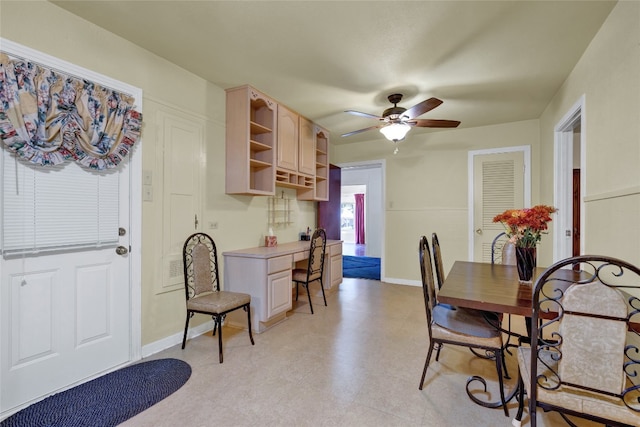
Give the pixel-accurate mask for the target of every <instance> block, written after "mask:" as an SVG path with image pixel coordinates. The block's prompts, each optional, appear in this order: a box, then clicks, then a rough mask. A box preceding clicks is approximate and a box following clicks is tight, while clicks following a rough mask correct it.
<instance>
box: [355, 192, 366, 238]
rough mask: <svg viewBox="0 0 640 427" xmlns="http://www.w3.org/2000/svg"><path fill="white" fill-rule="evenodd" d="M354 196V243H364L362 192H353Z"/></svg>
mask: <svg viewBox="0 0 640 427" xmlns="http://www.w3.org/2000/svg"><path fill="white" fill-rule="evenodd" d="M354 197H355V198H356V218H355V219H356V221H355V227H356V244H358V245H364V194H354Z"/></svg>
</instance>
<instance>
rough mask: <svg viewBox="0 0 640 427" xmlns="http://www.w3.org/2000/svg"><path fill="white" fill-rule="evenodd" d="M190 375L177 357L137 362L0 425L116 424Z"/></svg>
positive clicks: (160, 398)
mask: <svg viewBox="0 0 640 427" xmlns="http://www.w3.org/2000/svg"><path fill="white" fill-rule="evenodd" d="M190 376H191V366H189V364H188V363H186V362H183V361H182V360H178V359H159V360H151V361H148V362H142V363H137V364H134V365H131V366H127V367H126V368H122V369H119V370H117V371H114V372H111V373H109V374H107V375H103V376H101V377H99V378H96V379H94V380H91V381H89V382H86V383H84V384H80V385H79V386H77V387H74V388H71V389H69V390H66V391H63V392H60V393H57V394H54V395H53V396H49V397H47V398H46V399H44V400H41V401H40V402H36V403H34V404H33V405H31V406H28V407H27V408H25V409H23V410H21V411H20V412H17V413H15V414H13V415H12V416H10V417H9V418H7V419H5V420H4V421H2V423H0V426H1V427H18V426H20V427H26V426H29V427H45V426H47V427H50V426H51V427H54V426H55V427H58V426H64V427H67V426H78V427H80V426H82V427H86V426H116V425H118V424H120V423H122V422H124V421H126V420H128V419H129V418H131V417H133V416H134V415H136V414H138V413H140V412H142V411H144V410H145V409H147V408H149V407H151V406H152V405H154V404H156V403H158V402H159V401H161V400H162V399H164V398H165V397H167V396H169V395H170V394H172V393H173V392H175V391H176V390H178V389H179V388H180V387H182V386H183V385H184V383H186V382H187V380H188V379H189V377H190Z"/></svg>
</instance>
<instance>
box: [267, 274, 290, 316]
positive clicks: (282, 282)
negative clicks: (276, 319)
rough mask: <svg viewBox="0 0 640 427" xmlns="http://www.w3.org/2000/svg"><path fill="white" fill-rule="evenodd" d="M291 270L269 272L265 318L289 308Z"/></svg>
mask: <svg viewBox="0 0 640 427" xmlns="http://www.w3.org/2000/svg"><path fill="white" fill-rule="evenodd" d="M292 303H293V301H292V294H291V270H290V269H289V270H285V271H281V272H279V273H274V274H270V275H269V276H268V277H267V318H266V319H261V320H262V321H263V322H266V321H268V320H269V319H271V318H272V317H273V316H275V315H276V314H279V313H282V312H284V311H289V310H291V307H292V306H293V305H292Z"/></svg>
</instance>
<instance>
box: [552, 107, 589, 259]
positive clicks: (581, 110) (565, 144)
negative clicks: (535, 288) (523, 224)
mask: <svg viewBox="0 0 640 427" xmlns="http://www.w3.org/2000/svg"><path fill="white" fill-rule="evenodd" d="M585 101H586V98H585V95H584V94H583V95H582V96H581V97H580V98H579V99H578V100H577V101H576V103H575V104H573V105H572V106H571V108H569V110H568V111H567V112H566V113H565V115H564V116H563V117H562V118H561V119H560V120H559V121H558V123H557V124H556V126H555V128H554V155H553V164H554V166H553V167H554V172H555V174H554V178H553V186H554V192H553V203H554V206H555V207H556V208H558V213H557V216H556V218H555V225H554V226H553V227H554V232H553V262H556V261H559V260H561V259H564V258H568V257H570V256H572V255H573V241H572V234H573V232H572V231H571V230H572V229H573V147H574V131H573V130H574V128H575V125H576V124H577V123H580V253H581V254H583V253H584V251H585V249H584V248H585V244H584V243H585V233H584V230H585V226H584V225H585V215H584V211H585V209H584V195H585V194H586V178H585V177H586V175H587V174H586V151H587V150H586V143H587V139H586V129H587V123H586V121H587V120H586V115H585ZM567 230H569V235H568V236H567V233H566V232H567Z"/></svg>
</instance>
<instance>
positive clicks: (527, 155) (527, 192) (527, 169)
mask: <svg viewBox="0 0 640 427" xmlns="http://www.w3.org/2000/svg"><path fill="white" fill-rule="evenodd" d="M516 151H522V153H523V156H524V207H529V206H531V146H530V145H518V146H514V147H500V148H488V149H483V150H471V151H469V153H468V157H467V170H468V176H467V178H468V183H467V188H468V190H469V191H468V199H467V205H468V212H469V214H468V230H469V234H468V236H469V248H468V255H467V256H468V259H469V260H473V259H474V256H473V253H474V250H473V245H474V240H475V239H474V233H475V225H474V223H473V217H474V208H475V207H474V203H473V200H474V197H475V194H474V191H473V189H474V185H473V177H474V167H473V164H474V158H475V156H483V155H487V154H501V153H513V152H516Z"/></svg>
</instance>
